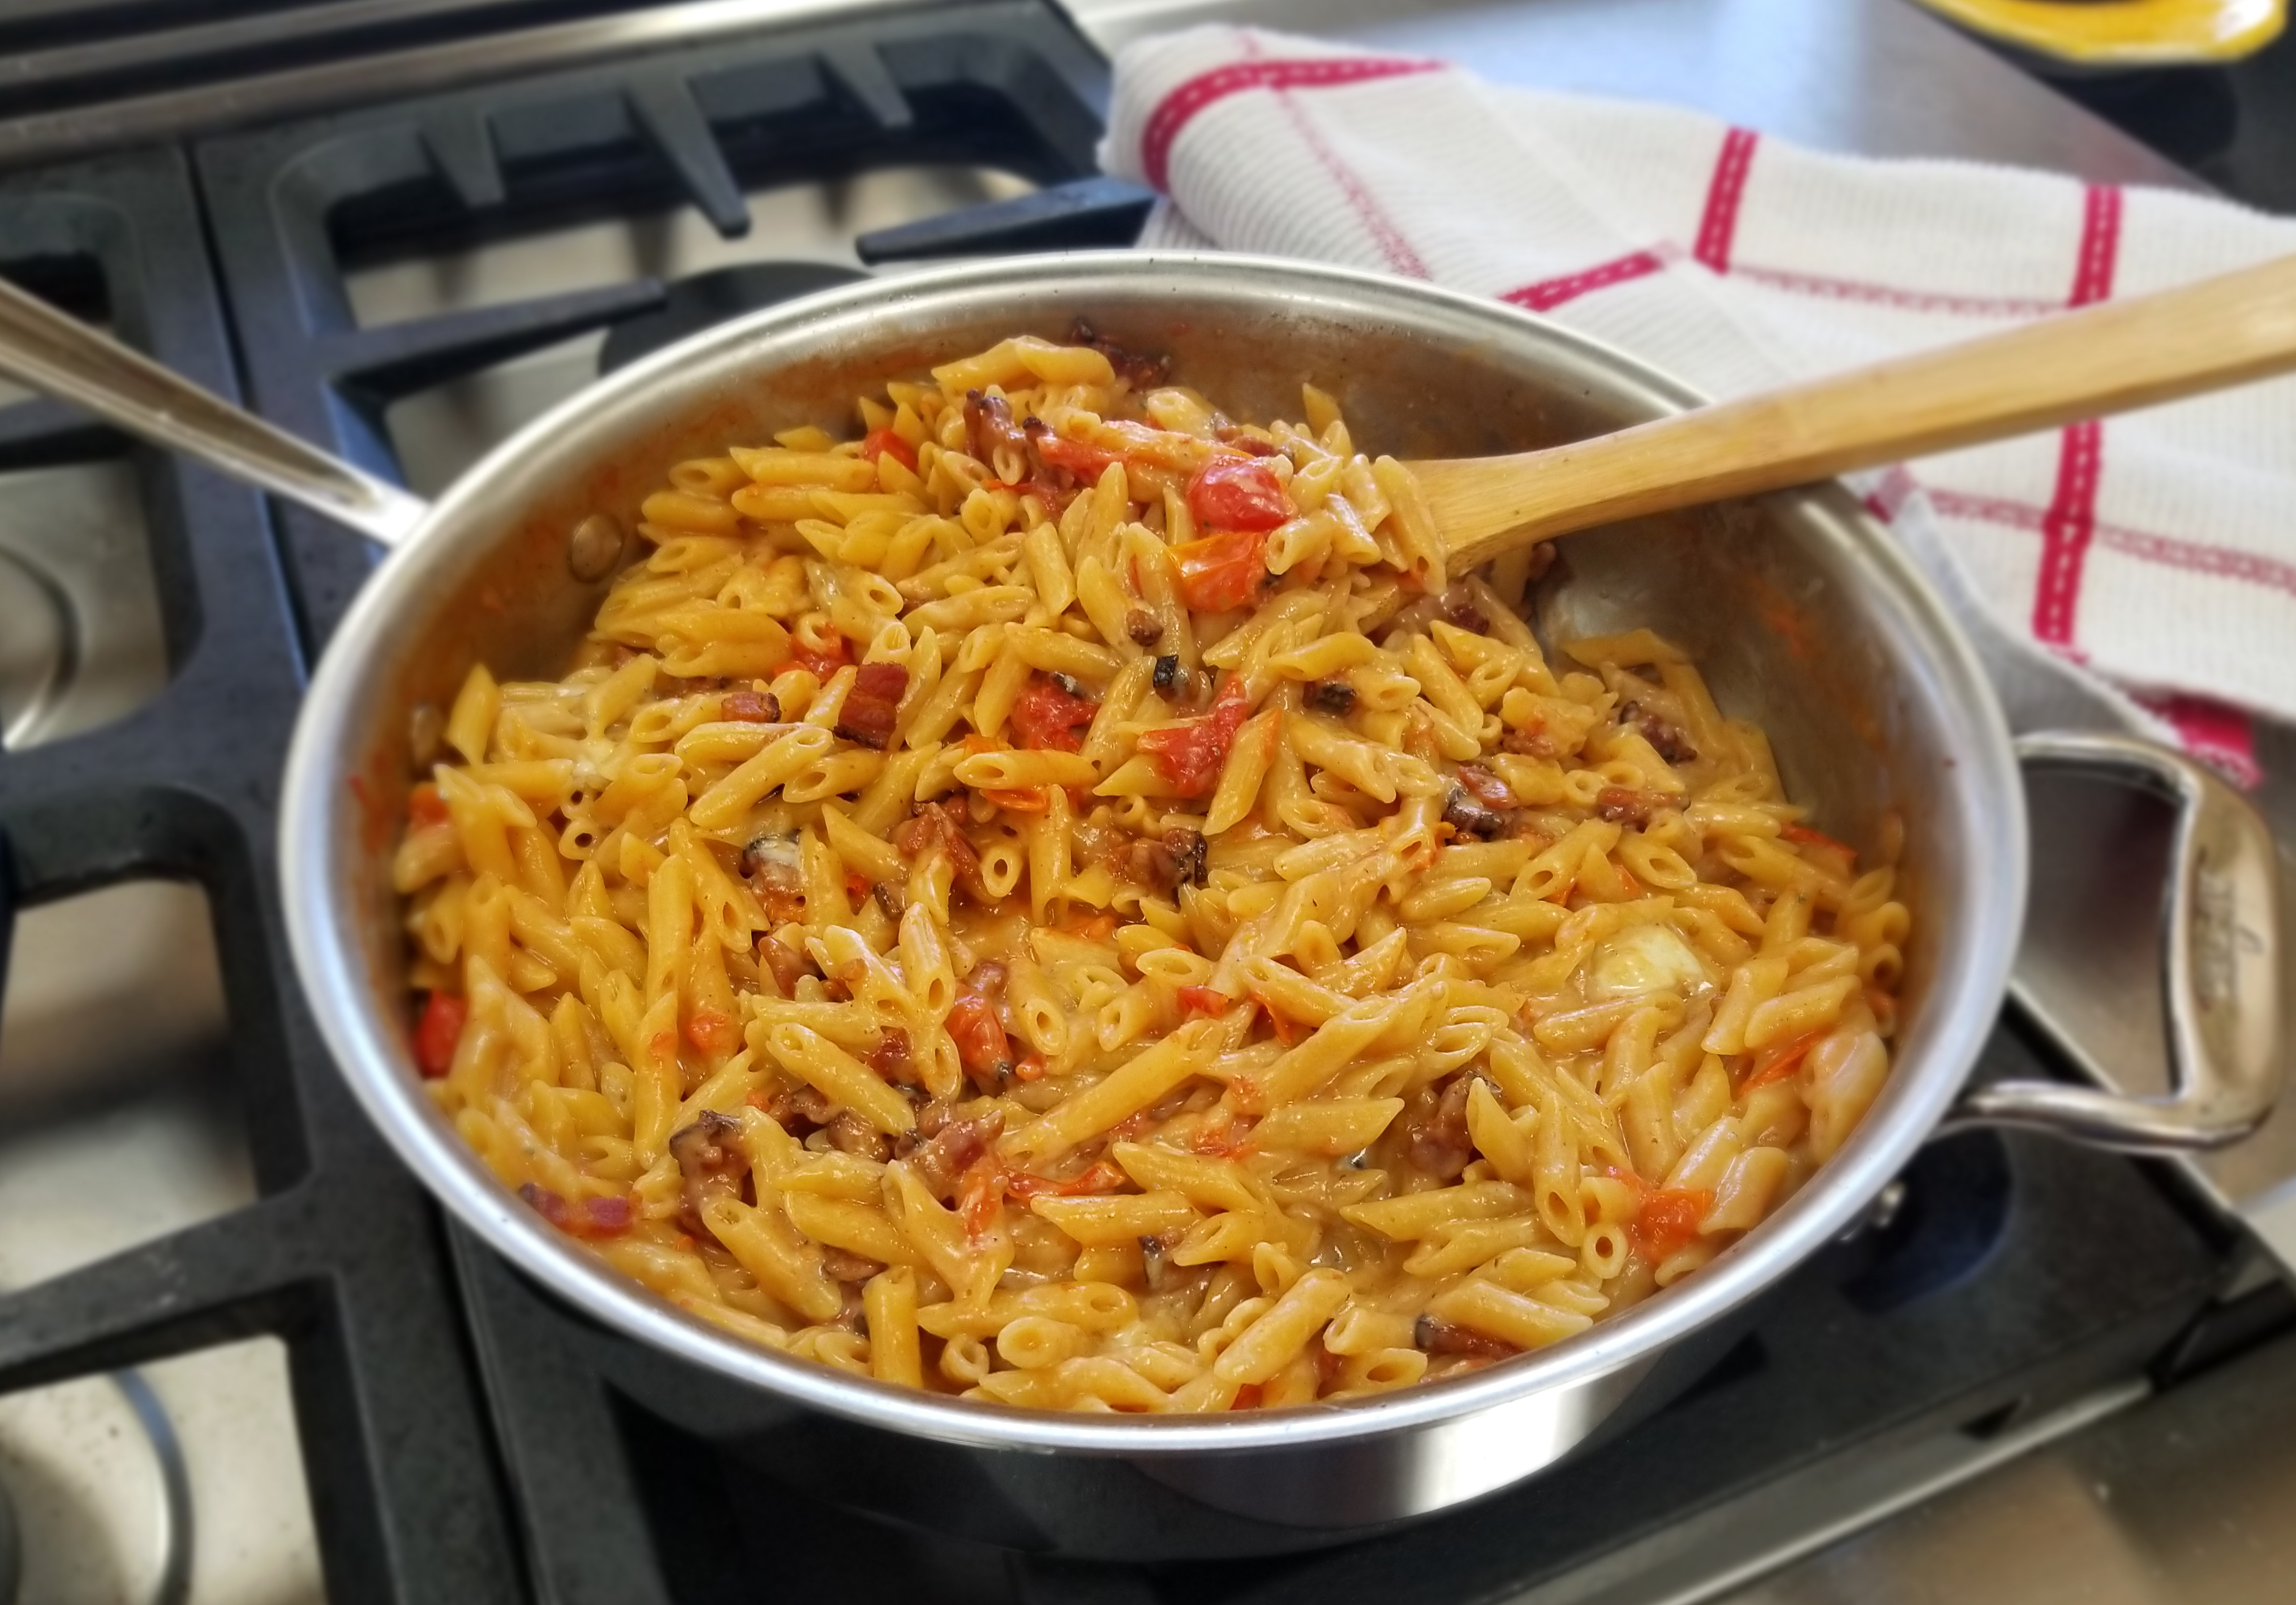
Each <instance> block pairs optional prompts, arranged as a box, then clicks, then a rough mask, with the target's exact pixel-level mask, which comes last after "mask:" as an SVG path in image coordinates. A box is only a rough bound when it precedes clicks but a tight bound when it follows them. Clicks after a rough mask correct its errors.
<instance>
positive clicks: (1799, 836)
mask: <svg viewBox="0 0 2296 1605" xmlns="http://www.w3.org/2000/svg"><path fill="white" fill-rule="evenodd" d="M1779 834H1780V835H1782V836H1784V838H1785V839H1787V840H1788V841H1791V842H1792V843H1793V844H1794V845H1795V846H1797V847H1805V848H1810V849H1811V850H1812V851H1814V852H1819V853H1831V854H1833V855H1834V856H1837V857H1839V858H1840V859H1841V868H1842V872H1843V873H1845V874H1846V873H1848V872H1849V871H1850V870H1852V869H1855V868H1856V867H1857V848H1853V847H1851V846H1850V845H1849V843H1848V842H1846V841H1837V840H1835V839H1833V837H1831V836H1828V835H1827V834H1826V833H1825V831H1814V830H1812V829H1810V827H1809V826H1808V825H1788V826H1787V827H1786V828H1785V829H1784V831H1780V832H1779Z"/></svg>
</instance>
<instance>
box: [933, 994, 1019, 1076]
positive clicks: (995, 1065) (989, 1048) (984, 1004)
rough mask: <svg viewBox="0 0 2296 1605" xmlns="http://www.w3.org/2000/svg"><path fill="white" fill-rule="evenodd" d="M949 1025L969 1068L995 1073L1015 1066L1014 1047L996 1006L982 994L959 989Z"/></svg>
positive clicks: (957, 1047) (950, 1031)
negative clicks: (1007, 1035)
mask: <svg viewBox="0 0 2296 1605" xmlns="http://www.w3.org/2000/svg"><path fill="white" fill-rule="evenodd" d="M946 1023H947V1027H948V1035H949V1037H950V1039H951V1040H952V1041H954V1042H955V1044H956V1056H957V1057H958V1058H959V1059H961V1060H964V1067H965V1069H969V1070H988V1071H995V1070H999V1069H1005V1068H1007V1067H1009V1066H1010V1065H1011V1064H1012V1062H1013V1044H1012V1043H1011V1041H1010V1040H1009V1039H1008V1038H1007V1037H1006V1036H1005V1022H1004V1021H1002V1020H998V1019H997V1018H996V1006H995V1005H994V1004H992V1003H989V1001H988V998H987V997H986V996H984V995H982V994H980V993H979V992H976V991H974V990H973V989H972V987H959V988H958V989H957V994H956V1002H955V1003H954V1004H953V1005H951V1006H950V1008H949V1011H948V1019H947V1022H946Z"/></svg>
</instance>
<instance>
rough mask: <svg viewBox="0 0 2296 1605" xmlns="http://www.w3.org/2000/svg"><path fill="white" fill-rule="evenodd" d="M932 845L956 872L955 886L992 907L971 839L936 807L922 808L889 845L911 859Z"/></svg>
mask: <svg viewBox="0 0 2296 1605" xmlns="http://www.w3.org/2000/svg"><path fill="white" fill-rule="evenodd" d="M936 844H938V845H939V848H940V849H941V850H942V851H943V852H945V853H947V855H948V861H949V864H950V866H951V867H952V868H954V869H955V871H956V883H957V884H958V885H959V886H961V887H963V888H964V890H965V895H966V896H968V897H971V898H972V900H973V901H974V902H976V903H978V904H980V905H981V906H982V907H984V908H986V907H989V906H991V905H994V904H995V903H996V898H995V897H991V896H990V895H989V892H988V883H987V882H986V881H984V880H981V878H980V854H979V853H976V852H974V851H973V850H972V840H971V839H969V838H968V837H967V836H966V835H965V833H964V831H963V830H962V829H960V828H959V826H958V825H957V823H956V821H955V819H953V818H951V817H950V815H949V812H948V810H947V808H945V807H942V806H941V805H940V804H939V803H937V802H929V803H927V804H925V805H924V807H922V808H919V809H918V810H917V811H916V813H915V814H914V815H912V816H911V817H910V819H909V820H908V822H907V823H905V824H903V825H902V826H901V827H900V828H899V829H898V830H897V831H894V832H893V845H894V846H895V847H896V848H899V849H900V850H901V851H902V852H904V853H906V854H907V855H908V856H910V857H912V858H914V857H915V856H917V855H918V854H919V853H922V852H925V851H927V850H929V849H930V848H931V847H933V846H934V845H936Z"/></svg>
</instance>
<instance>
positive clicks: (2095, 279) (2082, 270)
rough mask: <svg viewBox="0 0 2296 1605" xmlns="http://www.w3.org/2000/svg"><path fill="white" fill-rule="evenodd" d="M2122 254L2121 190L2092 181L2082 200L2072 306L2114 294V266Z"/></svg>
mask: <svg viewBox="0 0 2296 1605" xmlns="http://www.w3.org/2000/svg"><path fill="white" fill-rule="evenodd" d="M2119 258H2120V191H2119V190H2116V189H2114V188H2113V187H2112V185H2111V184H2091V185H2089V186H2088V192H2087V194H2086V195H2085V196H2083V198H2082V203H2081V240H2080V260H2079V262H2078V263H2076V264H2075V265H2074V267H2073V290H2072V294H2071V295H2070V296H2068V297H2066V298H2065V304H2066V305H2067V306H2069V307H2087V306H2089V305H2091V304H2092V303H2094V302H2097V301H2102V300H2105V299H2109V298H2110V297H2111V296H2112V269H2113V265H2114V263H2115V262H2116V261H2117V260H2118V259H2119Z"/></svg>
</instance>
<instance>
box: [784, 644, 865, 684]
mask: <svg viewBox="0 0 2296 1605" xmlns="http://www.w3.org/2000/svg"><path fill="white" fill-rule="evenodd" d="M791 656H792V657H794V658H795V659H797V666H798V667H799V668H801V669H803V670H805V671H806V673H808V674H809V675H811V676H813V677H814V678H815V679H816V680H822V681H826V680H827V679H828V678H829V676H832V675H833V674H835V673H836V672H837V671H838V670H839V669H840V668H843V667H845V666H846V665H847V664H849V663H850V662H852V661H853V649H852V648H851V647H849V646H848V645H846V644H845V637H844V636H842V635H832V636H831V637H830V638H829V644H828V645H826V646H824V647H823V648H822V649H821V650H820V651H814V650H813V649H812V648H811V647H809V646H808V645H806V643H804V642H802V641H799V642H796V643H792V645H791Z"/></svg>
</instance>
